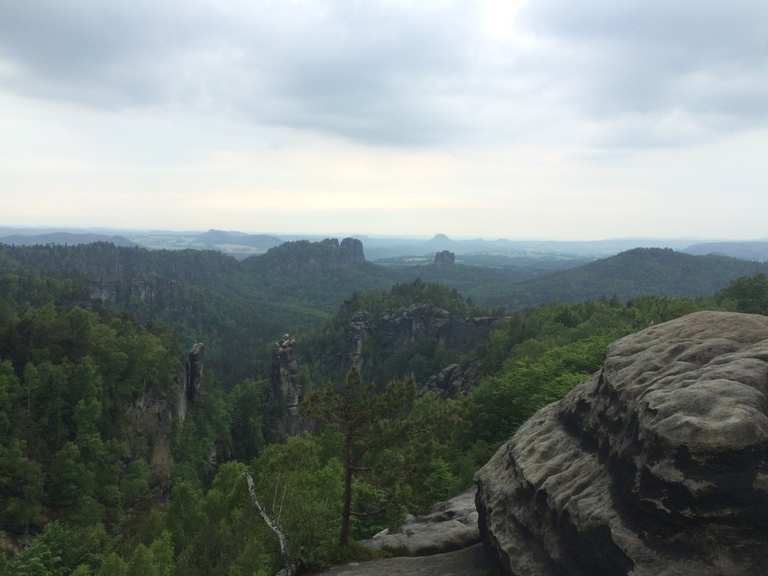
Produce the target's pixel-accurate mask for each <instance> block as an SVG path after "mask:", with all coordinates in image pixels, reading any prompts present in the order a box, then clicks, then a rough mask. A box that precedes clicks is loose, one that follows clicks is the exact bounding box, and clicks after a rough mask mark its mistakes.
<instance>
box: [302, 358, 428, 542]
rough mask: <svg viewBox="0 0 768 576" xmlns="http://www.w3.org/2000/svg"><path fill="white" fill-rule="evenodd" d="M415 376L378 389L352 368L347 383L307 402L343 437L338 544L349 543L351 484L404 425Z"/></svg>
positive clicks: (309, 410)
mask: <svg viewBox="0 0 768 576" xmlns="http://www.w3.org/2000/svg"><path fill="white" fill-rule="evenodd" d="M414 396H415V383H414V381H413V379H410V378H409V379H406V380H394V381H393V382H391V383H390V384H389V385H388V386H387V387H386V388H385V389H384V390H383V391H381V392H379V391H377V389H376V386H375V385H373V384H366V383H364V382H363V381H362V379H361V378H360V374H359V373H358V372H357V371H356V370H355V369H352V370H350V371H349V373H348V374H347V377H346V380H345V382H344V385H343V386H341V387H339V388H336V387H333V386H328V387H325V388H321V389H320V390H318V391H317V392H315V393H314V394H313V395H312V396H311V397H310V398H308V400H307V402H306V408H305V411H306V414H307V416H309V417H310V418H314V419H315V420H317V421H318V422H319V423H320V424H322V425H325V426H328V427H330V428H331V429H333V430H335V431H337V432H338V433H340V434H341V437H342V448H341V461H342V463H343V469H344V493H343V509H342V510H343V511H342V517H341V528H340V531H339V544H340V545H341V546H346V545H347V544H348V543H349V531H350V525H351V518H352V516H354V515H355V512H354V511H353V510H352V484H353V481H354V478H355V475H357V474H359V473H360V472H364V471H367V470H368V468H366V467H365V466H364V463H365V459H366V457H367V456H370V455H372V454H373V453H374V452H376V451H377V450H380V449H381V448H383V447H385V446H387V445H388V444H389V443H391V441H392V440H393V439H394V438H396V437H397V436H398V435H399V434H400V433H401V432H402V427H403V426H404V422H405V416H406V414H407V412H408V409H409V408H410V406H411V405H412V403H413V399H414Z"/></svg>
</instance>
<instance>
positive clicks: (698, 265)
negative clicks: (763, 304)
mask: <svg viewBox="0 0 768 576" xmlns="http://www.w3.org/2000/svg"><path fill="white" fill-rule="evenodd" d="M760 272H763V273H765V272H768V265H767V264H760V263H757V262H749V261H746V260H739V259H736V258H730V257H727V256H717V255H707V256H694V255H691V254H684V253H682V252H675V251H674V250H670V249H667V248H636V249H634V250H629V251H627V252H622V253H621V254H618V255H616V256H612V257H610V258H604V259H602V260H597V261H595V262H592V263H590V264H587V265H585V266H580V267H578V268H572V269H570V270H564V271H562V272H556V273H553V274H546V275H543V276H539V277H537V278H534V279H532V280H526V281H524V282H520V283H517V284H516V285H514V286H512V287H511V289H510V291H509V293H508V294H507V295H505V296H502V297H501V298H499V299H498V300H495V301H494V302H493V304H495V305H505V306H508V307H509V308H512V309H519V308H529V307H533V306H538V305H540V304H544V303H547V302H555V301H562V302H579V301H585V300H592V299H595V298H602V297H612V296H616V297H618V298H620V299H622V300H627V299H630V298H634V297H637V296H641V295H666V296H706V295H711V294H714V293H715V292H718V291H719V290H722V289H723V288H725V287H726V286H727V285H728V284H729V283H730V282H731V281H732V280H734V279H736V278H739V277H741V276H751V275H754V274H757V273H760Z"/></svg>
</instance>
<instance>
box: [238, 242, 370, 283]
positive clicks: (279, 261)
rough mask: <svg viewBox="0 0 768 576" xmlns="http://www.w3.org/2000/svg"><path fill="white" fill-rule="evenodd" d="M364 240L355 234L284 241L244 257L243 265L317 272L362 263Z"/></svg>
mask: <svg viewBox="0 0 768 576" xmlns="http://www.w3.org/2000/svg"><path fill="white" fill-rule="evenodd" d="M365 262H366V260H365V253H364V251H363V243H362V242H361V241H360V240H358V239H357V238H344V239H343V240H342V241H341V242H339V240H338V238H326V239H325V240H321V241H319V242H310V241H308V240H296V241H293V242H284V243H283V244H280V245H279V246H276V247H275V248H271V249H270V250H268V251H267V252H266V254H263V255H261V256H253V257H251V258H248V259H246V260H245V261H244V263H245V267H246V268H249V269H252V270H256V271H259V272H262V273H265V272H269V273H281V274H288V273H291V272H293V273H297V272H307V271H310V272H319V271H324V270H338V269H340V268H352V267H355V266H360V265H361V264H365Z"/></svg>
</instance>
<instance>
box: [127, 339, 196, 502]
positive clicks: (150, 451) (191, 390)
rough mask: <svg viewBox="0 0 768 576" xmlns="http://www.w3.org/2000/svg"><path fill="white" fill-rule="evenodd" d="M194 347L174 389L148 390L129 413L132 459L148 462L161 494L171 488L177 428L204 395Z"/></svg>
mask: <svg viewBox="0 0 768 576" xmlns="http://www.w3.org/2000/svg"><path fill="white" fill-rule="evenodd" d="M204 349H205V347H204V346H203V344H201V343H196V344H194V345H193V346H192V348H191V349H190V351H189V353H188V354H187V357H186V361H185V362H184V363H183V364H182V365H181V366H180V369H179V371H178V373H177V374H176V378H175V386H174V387H173V388H172V389H163V388H158V387H147V389H146V390H145V391H144V392H143V393H142V394H141V395H140V396H139V397H138V398H136V400H135V401H134V403H133V405H132V406H131V408H130V409H129V410H128V414H127V417H128V427H129V430H130V434H129V445H130V451H131V455H132V456H133V457H142V458H145V459H146V460H148V461H149V464H150V469H151V471H152V481H153V484H154V485H155V486H156V487H158V489H159V491H160V493H161V494H164V493H165V492H167V490H168V489H169V488H170V479H171V473H172V469H173V453H172V449H171V444H172V439H173V431H174V426H176V425H178V426H181V425H183V424H184V420H185V419H186V417H187V413H188V412H189V409H190V406H191V405H192V404H194V403H195V402H196V401H198V400H199V399H200V396H201V394H202V392H203V351H204Z"/></svg>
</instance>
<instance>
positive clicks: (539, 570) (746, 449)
mask: <svg viewBox="0 0 768 576" xmlns="http://www.w3.org/2000/svg"><path fill="white" fill-rule="evenodd" d="M767 394H768V317H764V316H751V315H744V314H732V313H717V312H702V313H697V314H692V315H689V316H686V317H684V318H681V319H678V320H674V321H672V322H668V323H665V324H660V325H657V326H654V327H651V328H648V329H647V330H644V331H642V332H639V333H637V334H634V335H631V336H628V337H626V338H623V339H621V340H619V341H618V342H616V343H614V344H613V345H612V346H611V347H610V348H609V351H608V356H607V358H606V361H605V364H604V366H603V368H602V370H601V371H600V372H599V373H597V374H595V376H594V377H593V378H591V379H590V380H589V381H587V382H585V383H583V384H581V385H580V386H577V387H576V388H575V389H574V390H573V391H572V392H571V393H570V394H568V395H567V396H566V397H565V398H564V399H563V400H561V401H560V402H558V403H555V404H552V405H549V406H547V407H546V408H544V409H542V410H541V411H539V412H538V413H537V414H535V415H534V416H533V417H532V418H531V419H530V420H529V421H528V422H527V423H526V424H525V425H523V426H522V427H521V428H520V430H519V431H518V432H517V433H516V434H515V435H514V436H513V437H512V439H511V440H510V441H509V442H508V443H507V444H505V445H504V446H502V448H501V449H499V451H498V452H497V453H496V455H495V456H494V457H493V458H492V459H491V461H490V462H489V463H488V464H487V465H486V466H485V467H484V468H483V469H481V470H480V472H478V474H477V477H476V481H477V487H478V493H477V507H478V512H479V515H480V531H481V534H482V536H483V539H484V540H485V542H486V543H487V545H488V546H489V547H490V548H491V549H492V550H493V551H494V553H495V555H496V556H497V559H498V561H499V563H500V565H501V567H502V569H503V570H504V571H505V572H507V573H509V574H515V575H518V576H555V575H558V576H561V575H573V576H588V575H589V576H600V575H606V576H608V575H610V576H614V575H624V574H627V575H630V574H631V575H633V576H688V575H691V576H693V575H696V576H710V575H711V576H714V575H733V576H747V575H750V576H754V575H757V574H768V396H767Z"/></svg>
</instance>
